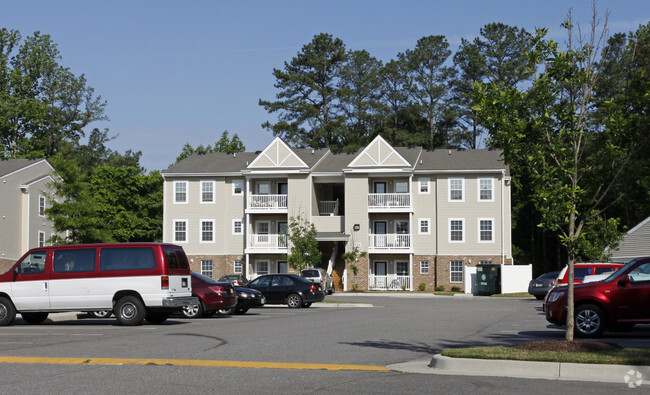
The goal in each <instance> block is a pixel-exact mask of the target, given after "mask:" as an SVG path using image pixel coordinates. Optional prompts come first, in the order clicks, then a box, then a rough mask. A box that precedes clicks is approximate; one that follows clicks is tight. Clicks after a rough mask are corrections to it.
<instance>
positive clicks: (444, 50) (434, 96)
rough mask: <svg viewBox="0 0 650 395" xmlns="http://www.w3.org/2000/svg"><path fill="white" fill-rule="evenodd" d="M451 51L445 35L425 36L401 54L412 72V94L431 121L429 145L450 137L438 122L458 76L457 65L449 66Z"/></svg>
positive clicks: (406, 69) (409, 72)
mask: <svg viewBox="0 0 650 395" xmlns="http://www.w3.org/2000/svg"><path fill="white" fill-rule="evenodd" d="M450 55H451V51H450V50H449V43H448V42H447V39H446V38H445V37H444V36H427V37H422V38H421V39H419V40H418V42H417V44H416V46H415V48H414V49H412V50H411V49H408V50H406V52H404V53H400V54H398V58H399V60H400V62H402V63H403V65H404V70H405V71H406V72H407V75H408V82H407V87H408V88H407V89H408V91H409V95H410V97H411V99H412V100H413V101H414V104H415V105H416V106H417V107H416V108H418V109H419V112H420V114H421V116H422V117H423V118H425V119H426V120H427V122H428V126H429V127H428V141H427V144H426V145H427V147H428V148H436V147H440V146H441V145H443V142H444V141H446V140H447V137H446V136H442V133H441V130H439V129H438V128H437V127H436V126H437V123H438V122H439V121H440V120H441V119H442V117H443V114H444V107H445V99H446V98H447V97H448V95H449V93H450V83H451V78H452V77H453V76H454V69H453V68H452V67H448V66H445V62H446V61H447V58H448V57H449V56H450Z"/></svg>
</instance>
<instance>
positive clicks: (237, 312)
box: [235, 308, 248, 315]
mask: <svg viewBox="0 0 650 395" xmlns="http://www.w3.org/2000/svg"><path fill="white" fill-rule="evenodd" d="M247 311H248V308H242V309H236V310H235V314H237V315H242V314H246V312H247Z"/></svg>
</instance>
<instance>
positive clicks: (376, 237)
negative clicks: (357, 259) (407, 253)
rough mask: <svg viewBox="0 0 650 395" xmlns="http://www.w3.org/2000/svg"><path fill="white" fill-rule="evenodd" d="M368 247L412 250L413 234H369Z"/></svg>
mask: <svg viewBox="0 0 650 395" xmlns="http://www.w3.org/2000/svg"><path fill="white" fill-rule="evenodd" d="M368 249H369V250H373V251H377V250H382V251H391V250H398V251H399V250H410V249H411V235H408V234H395V233H389V234H370V235H368Z"/></svg>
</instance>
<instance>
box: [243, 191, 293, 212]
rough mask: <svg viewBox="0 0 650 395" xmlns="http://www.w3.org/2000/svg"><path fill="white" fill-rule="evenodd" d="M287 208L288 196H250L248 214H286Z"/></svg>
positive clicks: (247, 206) (247, 207)
mask: <svg viewBox="0 0 650 395" xmlns="http://www.w3.org/2000/svg"><path fill="white" fill-rule="evenodd" d="M287 207H289V206H288V204H287V195H249V196H248V201H247V205H246V212H248V213H286V212H287Z"/></svg>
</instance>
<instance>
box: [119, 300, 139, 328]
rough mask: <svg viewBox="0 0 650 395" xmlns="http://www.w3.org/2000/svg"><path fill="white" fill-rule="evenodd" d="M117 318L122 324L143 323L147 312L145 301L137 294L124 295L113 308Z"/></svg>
mask: <svg viewBox="0 0 650 395" xmlns="http://www.w3.org/2000/svg"><path fill="white" fill-rule="evenodd" d="M113 313H114V314H115V318H117V322H118V323H119V324H120V325H124V326H137V325H142V321H144V316H145V314H146V312H145V307H144V303H142V301H141V300H140V299H139V298H138V297H136V296H124V297H122V298H120V300H118V301H117V303H115V309H114V310H113Z"/></svg>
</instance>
